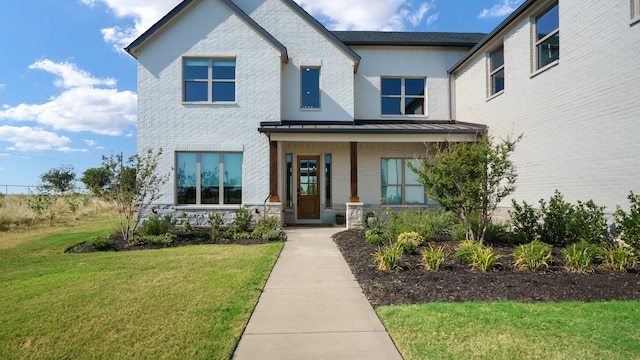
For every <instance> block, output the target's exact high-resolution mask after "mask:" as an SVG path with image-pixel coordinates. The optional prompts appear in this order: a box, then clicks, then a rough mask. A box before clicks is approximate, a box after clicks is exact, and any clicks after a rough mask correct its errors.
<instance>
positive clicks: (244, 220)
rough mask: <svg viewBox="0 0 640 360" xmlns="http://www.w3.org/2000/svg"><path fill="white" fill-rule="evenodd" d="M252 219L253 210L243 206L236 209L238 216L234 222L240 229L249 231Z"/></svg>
mask: <svg viewBox="0 0 640 360" xmlns="http://www.w3.org/2000/svg"><path fill="white" fill-rule="evenodd" d="M252 220H253V215H252V214H251V210H249V209H247V208H243V207H241V208H239V209H238V210H236V218H235V220H234V224H235V226H237V227H238V228H239V229H240V230H242V231H247V230H248V229H249V226H251V221H252Z"/></svg>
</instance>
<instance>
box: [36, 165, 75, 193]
mask: <svg viewBox="0 0 640 360" xmlns="http://www.w3.org/2000/svg"><path fill="white" fill-rule="evenodd" d="M40 180H41V181H42V182H43V185H42V188H43V189H44V190H47V191H54V192H56V193H59V194H62V195H64V193H66V192H67V191H69V190H73V188H74V185H73V182H74V181H75V180H76V172H75V171H74V170H73V166H71V165H61V166H60V167H59V168H54V169H51V170H49V171H47V172H46V173H44V174H42V175H40Z"/></svg>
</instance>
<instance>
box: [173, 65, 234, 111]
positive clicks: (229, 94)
mask: <svg viewBox="0 0 640 360" xmlns="http://www.w3.org/2000/svg"><path fill="white" fill-rule="evenodd" d="M183 78H184V90H183V93H184V99H183V100H184V101H187V102H210V103H213V102H234V101H235V100H236V61H235V60H232V59H185V60H184V69H183Z"/></svg>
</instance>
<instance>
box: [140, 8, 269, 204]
mask: <svg viewBox="0 0 640 360" xmlns="http://www.w3.org/2000/svg"><path fill="white" fill-rule="evenodd" d="M183 56H205V57H217V56H226V57H228V56H233V57H236V100H237V104H235V105H204V104H203V105H194V104H183V103H182V57H183ZM139 64H140V65H139V71H138V77H139V79H138V82H139V85H138V86H139V89H138V92H139V96H138V99H139V100H138V101H139V110H138V111H139V116H138V117H139V120H138V129H139V130H138V150H139V151H141V150H144V149H147V148H158V147H162V148H163V150H164V156H163V158H162V160H161V163H160V166H159V169H160V171H162V172H171V173H172V174H173V170H172V168H173V167H174V166H175V165H174V154H175V152H176V151H185V150H188V151H204V150H216V151H243V154H244V157H243V161H244V164H243V186H244V187H243V199H244V203H245V204H262V203H263V201H264V199H265V198H266V196H267V195H268V194H269V179H268V177H265V174H268V173H269V145H268V139H267V138H266V137H265V136H263V135H261V134H260V133H258V131H257V128H258V126H259V124H260V122H261V121H278V120H279V119H280V99H281V96H280V71H281V60H280V53H279V52H278V51H276V50H275V49H274V48H273V47H272V46H271V45H270V44H269V43H267V42H266V41H265V40H264V39H263V38H262V37H260V36H259V35H258V34H257V33H256V32H255V31H253V30H252V29H250V28H249V27H248V26H247V24H246V23H244V22H243V21H242V20H241V19H239V18H238V17H237V16H235V15H233V16H232V15H230V12H229V10H228V9H227V8H226V7H225V6H223V5H220V4H219V3H218V2H217V1H201V2H199V3H198V4H197V5H196V8H195V9H192V11H187V12H186V13H185V15H184V16H182V17H180V18H179V19H178V20H177V22H176V23H175V24H174V25H173V26H172V27H171V28H170V31H164V32H162V33H161V35H160V36H158V37H157V38H155V39H154V40H153V41H151V42H149V44H148V45H146V46H145V47H144V48H143V49H142V50H141V54H140V57H139ZM174 179H175V176H173V175H172V176H171V178H170V181H169V182H167V184H166V185H165V186H164V188H163V189H162V190H163V191H162V193H163V196H162V197H161V198H160V199H159V200H158V203H159V204H172V203H174V194H175V191H174V186H175V184H174Z"/></svg>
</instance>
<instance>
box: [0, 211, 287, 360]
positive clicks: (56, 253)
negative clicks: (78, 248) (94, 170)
mask: <svg viewBox="0 0 640 360" xmlns="http://www.w3.org/2000/svg"><path fill="white" fill-rule="evenodd" d="M114 225H115V222H114V221H113V220H110V221H109V222H102V223H100V222H98V223H96V222H94V223H90V224H87V225H86V227H85V230H82V229H78V228H77V227H75V228H74V230H73V232H70V233H67V232H65V231H64V230H61V231H60V232H58V233H56V234H54V235H44V237H40V238H38V237H37V236H33V235H32V234H31V235H29V234H25V237H29V240H28V241H23V242H15V241H14V242H13V243H15V245H12V246H5V247H0V309H1V310H0V324H1V326H0V358H1V359H45V358H46V359H85V358H91V359H94V358H95V359H133V358H135V359H163V358H170V359H177V358H180V359H202V358H211V359H228V358H229V357H230V356H231V354H232V352H233V350H234V348H235V346H236V344H237V342H238V340H239V339H240V336H241V334H242V331H243V329H244V327H245V326H246V324H247V322H248V320H249V317H250V315H251V312H252V311H253V308H254V307H255V304H256V302H257V300H258V297H259V296H260V293H261V291H262V288H263V286H264V283H265V281H266V279H267V277H268V275H269V273H270V271H271V268H272V267H273V264H274V263H275V261H276V259H277V257H278V254H279V253H280V250H281V249H282V246H283V245H282V243H273V244H267V245H257V246H233V245H229V246H222V245H200V246H188V247H181V248H173V249H163V250H147V251H131V252H119V253H116V252H108V253H91V254H65V253H64V250H65V249H66V248H67V247H69V246H71V245H73V244H76V243H78V242H80V241H83V240H85V239H87V238H89V237H91V236H95V235H98V234H106V233H108V232H109V230H110V229H111V228H113V226H114ZM87 229H89V230H87ZM98 229H99V230H98ZM27 235H29V236H27ZM1 241H2V239H1V238H0V242H1Z"/></svg>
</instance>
